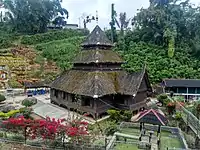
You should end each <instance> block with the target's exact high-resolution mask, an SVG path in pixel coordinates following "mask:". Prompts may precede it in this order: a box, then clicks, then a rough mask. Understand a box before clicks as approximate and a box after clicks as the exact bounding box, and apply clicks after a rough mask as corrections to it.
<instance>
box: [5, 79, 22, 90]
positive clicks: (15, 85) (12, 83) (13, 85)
mask: <svg viewBox="0 0 200 150" xmlns="http://www.w3.org/2000/svg"><path fill="white" fill-rule="evenodd" d="M8 85H9V86H10V87H11V88H20V87H22V85H21V84H20V83H19V82H18V81H16V80H15V79H11V80H9V81H8Z"/></svg>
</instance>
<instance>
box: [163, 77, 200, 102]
mask: <svg viewBox="0 0 200 150" xmlns="http://www.w3.org/2000/svg"><path fill="white" fill-rule="evenodd" d="M162 85H163V89H164V91H165V93H167V94H168V95H170V94H171V93H173V95H174V96H183V97H184V98H185V99H186V100H189V99H199V98H200V80H197V79H165V80H163V83H162Z"/></svg>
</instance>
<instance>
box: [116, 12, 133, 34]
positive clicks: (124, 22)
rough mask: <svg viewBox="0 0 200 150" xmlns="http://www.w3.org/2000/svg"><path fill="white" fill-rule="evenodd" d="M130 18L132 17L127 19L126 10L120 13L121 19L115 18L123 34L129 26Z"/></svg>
mask: <svg viewBox="0 0 200 150" xmlns="http://www.w3.org/2000/svg"><path fill="white" fill-rule="evenodd" d="M130 19H131V18H129V19H127V16H126V13H125V12H124V13H120V14H119V21H118V20H117V19H116V18H115V22H116V24H117V26H118V27H119V28H120V32H121V35H122V36H123V35H124V30H125V29H127V28H128V25H129V22H130Z"/></svg>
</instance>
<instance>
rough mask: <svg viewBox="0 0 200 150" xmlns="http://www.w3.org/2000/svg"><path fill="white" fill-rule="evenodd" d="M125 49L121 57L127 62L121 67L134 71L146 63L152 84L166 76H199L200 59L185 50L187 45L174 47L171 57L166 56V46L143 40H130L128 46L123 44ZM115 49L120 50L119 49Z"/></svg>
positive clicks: (159, 81) (188, 77) (194, 77)
mask: <svg viewBox="0 0 200 150" xmlns="http://www.w3.org/2000/svg"><path fill="white" fill-rule="evenodd" d="M130 38H131V37H130ZM126 40H127V39H125V43H126ZM129 40H131V39H129ZM125 49H126V50H125V52H124V53H123V57H124V59H125V61H126V62H127V63H126V64H124V65H123V67H124V68H126V69H127V70H128V71H131V72H134V71H138V70H141V68H142V67H143V66H144V63H146V66H147V70H148V73H149V78H150V81H151V83H152V84H155V83H161V81H162V80H163V79H166V78H186V79H196V78H200V71H199V67H200V66H199V65H200V61H199V60H197V59H195V58H193V57H192V56H191V55H190V54H189V53H187V52H186V50H187V49H189V47H187V46H186V47H184V45H183V46H182V47H179V48H176V53H175V54H174V57H173V58H169V57H168V54H167V50H166V48H163V47H161V46H156V45H153V44H147V43H144V42H139V43H133V42H131V44H130V46H128V48H127V44H125ZM117 50H118V51H119V52H120V49H117Z"/></svg>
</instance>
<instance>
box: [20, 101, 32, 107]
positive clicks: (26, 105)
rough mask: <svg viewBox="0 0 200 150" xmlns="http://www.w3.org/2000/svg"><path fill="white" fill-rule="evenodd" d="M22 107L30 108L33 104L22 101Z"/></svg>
mask: <svg viewBox="0 0 200 150" xmlns="http://www.w3.org/2000/svg"><path fill="white" fill-rule="evenodd" d="M22 105H23V106H25V107H30V106H32V105H34V103H33V102H32V101H30V100H27V99H25V100H23V101H22Z"/></svg>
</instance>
